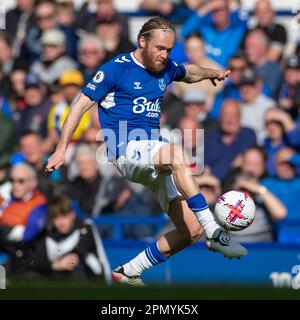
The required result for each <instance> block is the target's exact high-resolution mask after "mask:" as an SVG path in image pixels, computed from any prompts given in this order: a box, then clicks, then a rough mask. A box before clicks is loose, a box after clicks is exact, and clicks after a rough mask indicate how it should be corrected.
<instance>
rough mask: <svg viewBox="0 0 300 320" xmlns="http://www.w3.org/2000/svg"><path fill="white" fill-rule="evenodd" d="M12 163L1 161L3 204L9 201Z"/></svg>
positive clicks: (0, 186)
mask: <svg viewBox="0 0 300 320" xmlns="http://www.w3.org/2000/svg"><path fill="white" fill-rule="evenodd" d="M9 168H10V163H9V161H8V159H4V160H0V198H1V199H2V201H3V202H6V201H9V199H10V194H11V187H12V185H11V182H10V181H9Z"/></svg>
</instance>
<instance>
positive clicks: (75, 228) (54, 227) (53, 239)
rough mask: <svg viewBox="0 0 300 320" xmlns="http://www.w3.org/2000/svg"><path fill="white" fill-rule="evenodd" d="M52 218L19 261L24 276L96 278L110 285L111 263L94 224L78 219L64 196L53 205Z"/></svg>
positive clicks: (50, 209)
mask: <svg viewBox="0 0 300 320" xmlns="http://www.w3.org/2000/svg"><path fill="white" fill-rule="evenodd" d="M48 215H49V226H48V228H47V229H46V230H45V231H44V233H43V234H42V235H41V236H40V237H39V239H38V240H36V241H35V242H33V243H31V247H32V249H31V250H24V256H23V257H22V259H17V264H18V265H19V268H18V269H21V270H22V268H20V266H23V270H22V271H23V272H24V271H27V272H28V271H35V272H38V273H40V274H42V275H45V274H46V275H48V276H59V275H64V276H71V277H82V278H89V277H96V279H97V278H99V279H101V278H102V279H103V280H105V281H106V282H107V283H110V281H111V276H110V272H111V269H110V265H109V261H108V259H107V256H106V252H105V250H104V247H103V244H102V241H101V238H100V235H99V233H98V231H97V229H96V227H95V226H94V224H93V223H92V222H91V221H90V220H81V219H78V218H76V214H75V212H74V211H73V209H72V206H71V201H70V200H69V198H68V197H66V196H64V195H61V196H60V197H59V198H56V199H54V200H53V201H52V203H49V206H48ZM67 244H68V245H67ZM29 262H30V263H29ZM18 273H20V271H19V272H18Z"/></svg>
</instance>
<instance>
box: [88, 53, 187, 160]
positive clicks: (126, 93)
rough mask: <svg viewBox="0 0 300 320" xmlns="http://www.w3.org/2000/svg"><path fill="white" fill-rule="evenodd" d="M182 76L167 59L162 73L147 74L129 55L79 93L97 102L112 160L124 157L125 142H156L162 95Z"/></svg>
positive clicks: (120, 57) (107, 67) (113, 62)
mask: <svg viewBox="0 0 300 320" xmlns="http://www.w3.org/2000/svg"><path fill="white" fill-rule="evenodd" d="M185 73H186V70H185V68H184V67H183V66H182V65H177V64H176V63H175V62H174V61H172V60H171V59H168V60H167V63H166V66H165V69H164V70H162V71H161V72H159V73H151V72H150V71H149V70H147V69H146V67H145V66H144V65H142V64H141V63H140V62H139V61H138V60H137V59H136V58H135V57H134V54H133V52H131V53H127V54H120V55H118V56H117V57H115V58H114V59H112V60H111V61H109V62H107V63H106V64H104V65H102V66H101V67H100V68H99V69H98V71H97V73H96V75H95V76H94V78H93V79H92V80H91V81H90V82H89V83H88V84H87V85H86V86H85V87H84V88H83V90H82V93H84V94H85V95H87V96H88V97H89V98H90V99H91V100H93V101H97V102H98V113H99V121H100V124H101V128H102V131H103V136H104V138H105V141H106V145H107V147H108V150H109V152H110V153H111V154H112V155H113V156H114V157H118V156H119V155H121V154H124V152H125V149H126V145H127V142H128V141H131V140H156V139H159V128H160V122H159V120H160V112H161V102H162V98H163V95H164V92H165V90H166V87H167V85H168V84H170V83H171V82H172V81H178V80H180V79H182V78H184V76H185Z"/></svg>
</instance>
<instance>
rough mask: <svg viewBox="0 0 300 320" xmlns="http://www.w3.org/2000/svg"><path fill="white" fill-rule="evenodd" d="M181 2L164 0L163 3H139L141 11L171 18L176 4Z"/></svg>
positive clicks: (144, 1)
mask: <svg viewBox="0 0 300 320" xmlns="http://www.w3.org/2000/svg"><path fill="white" fill-rule="evenodd" d="M178 2H179V1H176V0H162V1H153V0H142V1H141V2H140V3H139V6H140V9H143V10H145V11H146V12H147V13H152V14H158V15H161V16H169V15H170V14H171V13H172V12H173V10H174V7H175V5H176V4H178Z"/></svg>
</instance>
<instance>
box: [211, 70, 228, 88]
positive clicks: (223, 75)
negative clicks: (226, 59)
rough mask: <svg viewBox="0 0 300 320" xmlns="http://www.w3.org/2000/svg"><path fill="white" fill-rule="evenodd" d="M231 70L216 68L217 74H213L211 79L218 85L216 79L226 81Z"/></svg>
mask: <svg viewBox="0 0 300 320" xmlns="http://www.w3.org/2000/svg"><path fill="white" fill-rule="evenodd" d="M230 72H231V71H230V70H216V73H215V75H213V76H211V77H210V78H209V80H210V81H211V83H212V84H213V85H214V86H215V87H216V86H217V83H216V81H224V80H225V79H226V78H227V77H228V76H229V74H230Z"/></svg>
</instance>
